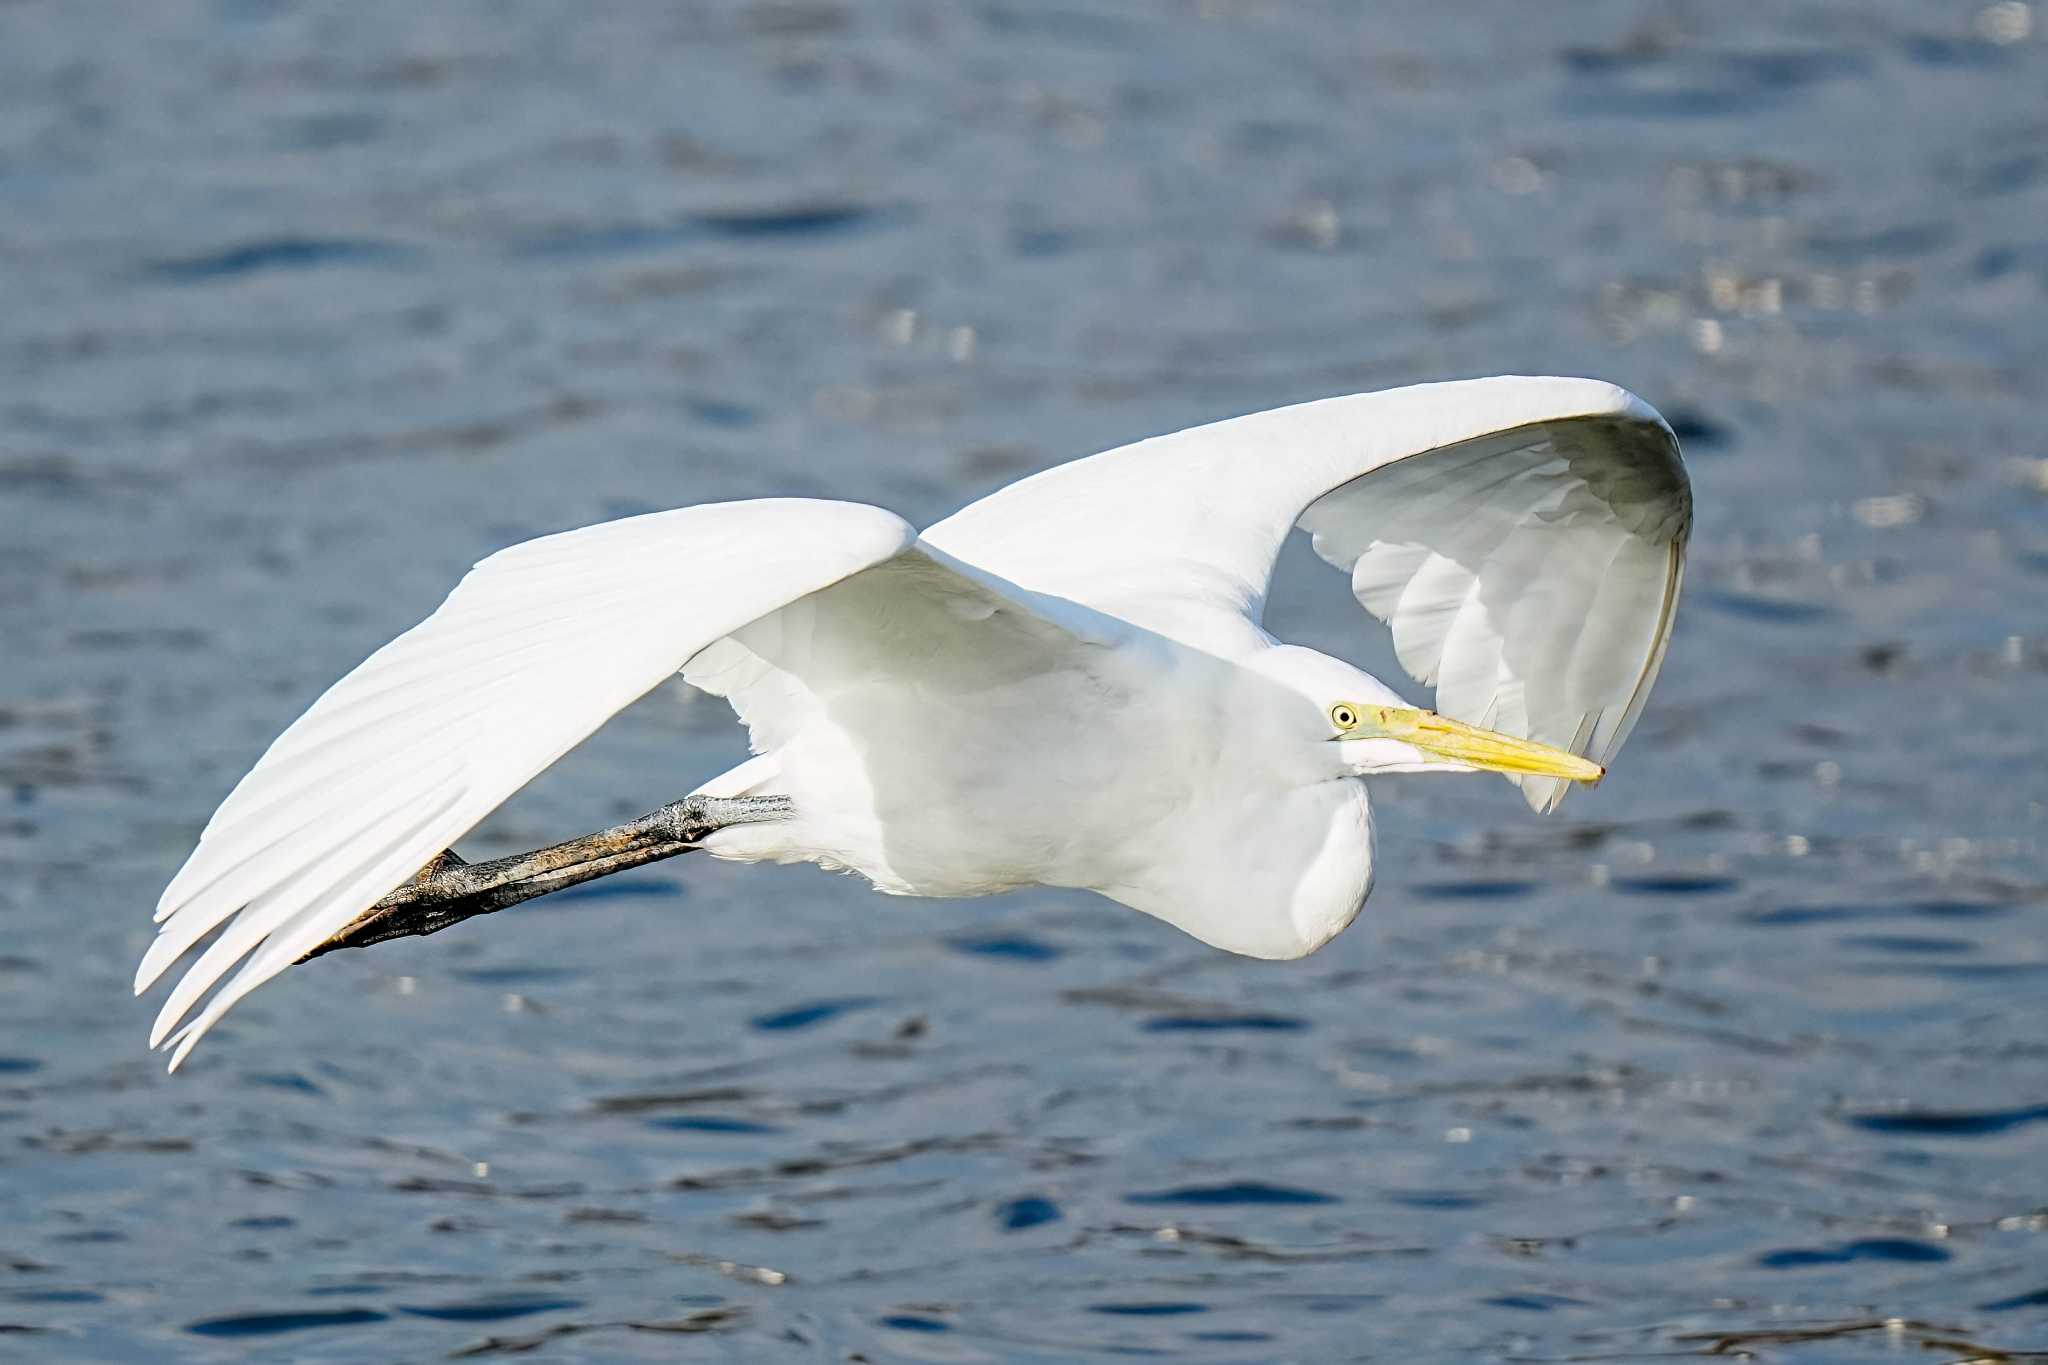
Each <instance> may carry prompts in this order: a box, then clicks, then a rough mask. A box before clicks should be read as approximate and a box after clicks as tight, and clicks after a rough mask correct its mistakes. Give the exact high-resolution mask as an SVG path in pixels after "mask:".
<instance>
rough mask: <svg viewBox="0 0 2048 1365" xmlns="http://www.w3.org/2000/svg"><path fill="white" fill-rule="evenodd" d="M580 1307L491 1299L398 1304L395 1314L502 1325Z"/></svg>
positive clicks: (543, 1300)
mask: <svg viewBox="0 0 2048 1365" xmlns="http://www.w3.org/2000/svg"><path fill="white" fill-rule="evenodd" d="M582 1306H583V1300H581V1299H549V1298H502V1299H496V1298H491V1299H474V1300H469V1301H466V1302H462V1303H441V1304H400V1305H399V1306H398V1311H399V1312H401V1313H407V1314H410V1315H411V1316H413V1317H416V1318H433V1319H434V1320H435V1321H437V1322H503V1321H506V1320H507V1319H510V1318H525V1317H531V1316H533V1315H534V1314H535V1313H554V1312H559V1311H562V1310H565V1309H570V1308H581V1307H582Z"/></svg>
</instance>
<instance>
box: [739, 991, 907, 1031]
mask: <svg viewBox="0 0 2048 1365" xmlns="http://www.w3.org/2000/svg"><path fill="white" fill-rule="evenodd" d="M880 1003H882V1002H881V1001H879V1000H877V999H876V998H875V997H873V996H871V995H849V996H844V997H842V998H840V999H837V1000H817V1001H813V1002H812V1003H810V1004H808V1005H797V1006H794V1007H792V1008H790V1009H786V1010H777V1011H775V1012H774V1013H773V1014H757V1015H755V1016H754V1017H753V1018H752V1019H750V1020H748V1021H747V1022H748V1023H749V1024H751V1025H752V1026H753V1027H755V1028H757V1029H760V1030H761V1031H763V1032H764V1033H782V1032H787V1031H789V1030H791V1029H802V1028H810V1027H812V1026H813V1025H816V1024H822V1023H824V1022H825V1021H826V1020H828V1019H837V1018H838V1017H839V1016H840V1015H842V1014H851V1013H852V1012H854V1011H855V1010H864V1009H871V1008H873V1007H874V1006H876V1005H879V1004H880Z"/></svg>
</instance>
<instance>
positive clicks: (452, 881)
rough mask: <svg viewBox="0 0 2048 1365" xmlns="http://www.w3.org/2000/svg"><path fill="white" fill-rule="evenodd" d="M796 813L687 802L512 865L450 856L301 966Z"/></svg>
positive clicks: (710, 799)
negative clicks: (731, 827) (731, 828)
mask: <svg viewBox="0 0 2048 1365" xmlns="http://www.w3.org/2000/svg"><path fill="white" fill-rule="evenodd" d="M790 810H791V806H790V802H789V798H788V797H786V796H731V797H726V796H686V797H684V798H683V799H682V800H680V801H671V802H669V804H667V805H666V806H663V807H662V808H661V809H660V810H657V811H650V812H649V813H647V814H646V815H643V816H641V817H640V818H639V819H638V820H629V821H627V822H626V823H625V824H623V825H613V826H612V827H611V828H610V829H601V830H599V831H598V832H597V833H595V834H586V835H584V836H583V837H582V838H581V839H571V840H569V842H567V843H565V844H552V845H550V846H549V847H547V848H540V849H535V850H534V851H533V852H531V853H519V854H514V855H513V856H512V857H510V858H493V859H492V860H491V861H489V862H487V863H466V862H464V861H462V859H461V858H458V857H457V856H456V855H455V853H454V851H453V850H452V849H451V850H449V851H447V852H444V853H442V854H441V855H440V856H438V857H436V858H435V859H434V860H433V861H432V862H430V863H428V864H427V865H426V866H425V867H423V868H421V869H420V870H419V872H418V873H417V874H416V875H415V876H414V877H413V879H412V880H411V881H409V882H407V883H405V885H403V886H401V887H399V888H398V889H397V890H395V891H393V892H392V893H391V894H390V895H388V896H386V897H385V898H384V899H383V900H380V901H378V902H377V903H376V904H375V905H373V906H371V907H370V908H369V909H368V910H365V911H364V912H363V913H362V914H361V915H359V916H357V917H356V919H355V920H354V921H353V922H352V923H351V924H349V926H348V927H347V928H345V929H343V930H342V931H341V932H340V933H338V934H336V935H335V936H334V937H333V938H330V939H328V940H327V941H326V942H325V943H323V944H321V945H320V946H319V947H317V948H315V949H314V950H313V951H312V952H310V953H307V954H306V956H305V957H302V958H300V959H299V961H301V962H305V961H308V960H309V959H312V958H316V957H319V956H320V955H321V954H322V953H331V952H333V951H334V950H335V949H336V948H367V947H369V946H370V945H371V944H372V943H382V942H384V941H385V940H386V939H393V938H406V937H408V936H411V935H414V934H438V933H440V932H441V931H442V930H443V929H446V928H447V927H448V926H449V925H451V924H460V923H461V922H462V921H463V920H466V919H470V918H473V917H474V916H477V915H488V914H490V913H491V912H492V911H494V910H503V909H504V908H505V907H507V906H510V905H517V904H519V902H521V901H524V900H532V899H533V898H534V897H535V896H545V895H547V894H548V892H550V891H560V890H562V889H563V888H564V887H569V886H574V885H576V884H577V883H578V882H587V881H590V880H591V879H592V878H594V877H603V876H606V875H608V874H610V873H613V872H623V871H625V870H626V869H627V868H629V867H639V866H640V865H641V864H642V863H652V862H659V861H660V860H661V859H663V858H673V857H674V856H675V855H676V854H678V853H688V852H689V851H690V850H692V849H694V848H696V847H697V846H698V845H699V844H700V843H702V842H703V841H704V839H705V838H706V836H708V835H710V834H712V833H714V832H715V831H717V830H721V829H723V828H725V827H726V826H727V825H744V824H751V823H754V822H755V821H759V820H784V819H787V818H789V814H790Z"/></svg>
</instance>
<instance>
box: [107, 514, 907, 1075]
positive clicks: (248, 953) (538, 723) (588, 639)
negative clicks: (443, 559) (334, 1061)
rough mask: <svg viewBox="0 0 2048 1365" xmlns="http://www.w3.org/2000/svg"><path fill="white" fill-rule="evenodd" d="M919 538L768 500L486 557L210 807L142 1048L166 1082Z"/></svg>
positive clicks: (169, 901) (172, 921)
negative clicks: (512, 801)
mask: <svg viewBox="0 0 2048 1365" xmlns="http://www.w3.org/2000/svg"><path fill="white" fill-rule="evenodd" d="M915 540H916V533H915V532H914V531H913V530H912V528H911V527H910V526H909V525H908V524H907V523H905V522H904V521H903V520H902V519H901V518H899V517H897V516H895V515H894V514H893V513H890V512H885V511H883V510H882V509H880V508H877V507H866V506H862V505H860V504H857V503H844V502H823V501H812V500H802V499H777V500H765V501H759V502H738V503H723V504H713V505H709V506H702V507H686V508H683V509H681V510H679V511H673V512H656V513H653V514H651V515H648V516H641V517H631V518H628V519H626V520H624V521H614V522H607V523H605V524H603V525H598V526H590V527H586V528H584V529H582V530H578V531H569V532H565V533H564V534H561V535H554V536H547V537H544V538H542V539H540V540H533V541H528V542H527V543H525V544H523V545H515V546H513V547H512V548H511V549H508V550H504V551H501V552H500V553H498V554H495V555H492V556H491V557H490V558H488V559H486V560H484V561H483V562H482V563H480V564H478V565H477V566H476V568H475V569H474V570H473V571H472V572H471V573H470V574H469V575H468V577H466V578H464V579H463V580H462V582H461V584H460V585H458V586H457V587H456V589H455V591H454V592H453V593H452V594H450V596H449V598H448V600H447V601H446V602H444V603H443V604H442V605H441V607H440V609H439V610H437V611H435V613H434V614H433V615H432V616H429V617H428V618H427V619H426V620H425V621H423V622H421V623H420V624H419V625H417V626H415V627H413V628H412V629H411V630H409V631H407V632H406V633H405V634H403V635H401V636H399V637H398V638H397V639H395V640H393V641H392V642H391V643H390V644H388V645H386V646H384V647H383V648H382V649H380V650H378V651H377V652H376V653H375V654H373V655H371V656H370V657H369V658H368V659H367V660H365V661H364V662H363V663H362V664H361V665H360V666H359V667H358V668H357V669H356V670H355V671H354V672H352V673H350V674H349V675H348V676H347V677H345V678H343V679H342V680H341V681H340V682H338V683H336V684H335V685H334V686H333V687H331V688H329V689H328V691H327V692H326V693H325V694H324V695H323V696H321V697H320V699H319V700H318V701H316V702H314V703H313V705H312V707H311V708H310V709H308V710H307V712H306V713H305V714H304V715H302V716H300V717H299V718H298V720H296V721H294V722H293V723H292V725H291V728H289V729H287V730H286V731H285V732H284V733H283V734H282V735H280V736H279V737H278V739H277V741H276V742H275V743H273V744H272V745H271V746H270V749H269V751H268V752H266V753H265V754H264V755H263V757H262V758H261V759H259V760H258V761H257V763H256V766H255V767H254V768H253V769H251V770H250V772H249V774H248V775H247V776H246V777H244V778H243V779H242V780H241V782H240V783H239V784H237V785H236V787H235V789H234V791H232V792H230V793H229V794H228V798H227V800H225V801H223V802H222V803H221V806H220V809H219V810H218V811H217V812H215V814H214V817H213V819H212V821H211V822H209V823H208V825H207V827H206V830H205V833H203V834H202V835H201V836H200V841H199V847H198V848H196V849H195V850H193V853H192V856H191V857H190V858H189V859H187V860H186V863H185V866H184V867H183V868H182V869H181V870H180V871H179V872H178V875H177V876H176V877H175V878H173V879H172V881H171V884H170V886H169V887H168V888H166V890H165V891H164V894H163V899H162V901H161V903H160V904H159V905H158V907H157V919H158V920H159V921H160V922H161V927H160V929H159V931H158V936H157V938H156V940H155V942H154V943H152V944H151V945H150V948H149V951H148V954H147V955H146V956H145V957H144V958H143V960H142V965H141V967H140V968H139V969H138V970H137V972H136V976H135V989H136V991H137V992H138V993H139V992H141V991H143V990H146V989H147V988H148V987H149V985H150V984H151V983H152V982H154V981H155V980H156V979H157V978H158V977H159V976H160V975H162V974H163V972H164V970H165V968H167V967H169V966H170V964H171V963H172V962H174V961H176V960H177V958H178V957H179V956H180V955H181V954H183V953H184V952H185V951H186V950H187V949H189V948H191V947H192V946H194V945H195V944H197V943H198V942H199V940H200V939H202V938H204V937H205V936H206V935H207V934H208V933H209V932H211V931H213V930H214V929H216V928H221V930H222V932H221V934H220V936H219V937H218V938H216V939H215V940H214V941H213V943H212V944H210V945H209V946H208V947H207V949H206V951H205V952H204V953H202V954H201V955H200V957H199V959H198V961H197V962H195V963H194V964H193V966H192V968H191V969H190V970H189V971H188V972H187V973H186V974H185V976H184V978H183V979H182V980H181V981H180V982H179V983H178V985H177V988H176V989H175V990H173V991H172V992H171V995H170V998H169V999H168V1000H167V1001H165V1003H164V1007H163V1010H162V1012H161V1013H160V1014H159V1015H158V1016H157V1021H156V1027H155V1030H154V1032H153V1033H152V1034H151V1037H150V1044H151V1046H159V1045H163V1044H164V1043H166V1042H169V1043H171V1044H174V1045H175V1050H174V1051H173V1052H172V1054H171V1067H172V1069H174V1070H175V1069H176V1067H177V1065H178V1063H179V1062H181V1061H182V1060H184V1057H185V1055H186V1053H187V1052H189V1051H190V1050H191V1048H192V1045H193V1044H194V1043H196V1042H197V1041H198V1040H199V1038H200V1036H201V1035H202V1034H204V1033H205V1032H206V1031H207V1030H208V1029H209V1028H211V1027H212V1026H213V1024H214V1022H215V1021H216V1020H218V1019H219V1018H220V1016H221V1015H222V1014H223V1013H224V1012H225V1011H226V1010H227V1009H228V1008H229V1007H230V1006H231V1005H233V1004H234V1003H235V1002H236V1001H237V1000H239V999H241V998H242V997H243V996H244V995H246V994H248V993H249V992H250V991H251V990H253V989H255V988H256V987H257V986H259V985H261V984H262V983H263V982H264V981H267V980H268V979H270V978H271V977H272V976H275V975H276V974H277V973H278V972H280V971H282V970H283V969H284V968H285V967H287V966H289V965H290V964H291V963H292V962H294V961H296V960H297V959H298V958H299V957H301V956H302V955H304V954H305V953H306V952H307V951H308V950H309V949H311V948H313V947H314V946H316V945H318V944H319V943H321V942H322V941H324V940H325V939H327V938H329V937H331V936H332V935H333V934H334V933H336V932H337V931H338V930H340V929H341V928H343V927H344V926H346V925H347V924H348V923H349V922H350V921H351V920H353V919H355V918H356V916H358V915H360V914H361V913H362V912H363V911H364V910H366V909H368V908H369V907H370V906H371V905H373V904H375V903H376V902H377V901H378V900H379V899H380V898H381V897H383V896H384V894H385V893H387V892H388V891H390V890H391V889H392V888H393V887H395V886H397V885H398V884H399V883H401V882H403V881H404V880H405V879H406V878H407V877H409V876H411V875H412V874H413V873H415V872H417V871H418V870H419V869H420V867H421V866H423V865H424V864H425V863H426V862H427V861H428V860H429V859H430V858H432V857H433V856H434V855H435V854H437V853H439V852H440V851H441V850H442V849H444V848H447V847H448V846H449V845H450V844H452V843H453V842H454V841H455V840H456V839H457V838H459V837H460V836H461V835H462V834H463V833H465V832H466V831H468V830H469V829H470V828H471V827H472V826H474V825H475V824H476V823H477V822H478V821H480V820H481V819H483V817H484V816H485V815H487V814H489V813H490V812H491V811H492V810H494V809H496V808H497V807H498V805H500V804H501V803H502V802H503V801H504V800H505V799H506V798H507V797H509V796H511V795H512V793H513V792H515V791H517V790H518V789H519V788H520V787H522V786H524V785H525V784H526V783H527V782H528V781H529V780H530V779H532V778H533V777H534V775H535V774H537V773H539V772H540V771H541V770H542V769H543V768H546V767H547V766H548V765H549V764H551V763H553V762H554V761H555V760H556V759H558V758H560V757H561V756H562V755H563V754H564V753H566V752H568V751H569V750H570V749H571V748H573V747H574V746H575V745H576V744H577V743H579V742H580V741H581V740H582V739H583V738H584V737H585V736H587V735H589V734H590V733H591V732H592V731H593V730H595V729H597V727H598V726H600V725H602V724H603V723H604V722H605V721H606V720H607V719H609V718H610V717H611V716H612V715H613V714H614V713H615V712H617V711H619V710H620V709H622V708H623V707H625V706H626V705H627V704H628V703H630V702H632V701H633V700H634V699H635V698H637V697H639V696H640V695H641V694H642V693H644V692H646V691H648V690H649V689H650V688H652V687H653V686H655V684H657V683H659V682H660V681H661V680H662V679H663V678H666V677H668V676H669V675H670V674H672V673H674V672H675V671H676V670H677V669H679V668H681V667H682V665H683V664H684V663H685V662H687V661H688V660H689V659H690V658H691V657H692V656H693V655H695V654H697V653H698V652H699V651H700V650H703V649H704V648H705V647H707V646H709V645H711V644H713V643H714V642H716V641H718V640H720V639H722V638H723V637H725V636H726V635H728V634H730V633H732V632H733V631H735V630H738V629H739V628H741V627H742V626H745V625H746V624H748V623H749V622H751V621H754V620H756V619H757V618H759V617H761V616H762V615H764V614H766V613H769V612H772V611H774V610H776V609H777V608H780V607H783V606H785V605H787V604H788V603H790V602H792V601H795V600H797V599H799V598H801V597H803V596H805V595H806V594H808V593H811V592H814V591H816V590H818V589H820V588H824V587H827V586H829V585H831V584H833V583H836V582H839V581H840V580H842V579H845V578H847V577H848V576H850V575H853V574H857V573H859V572H860V571H862V570H863V569H866V568H868V567H869V566H871V565H875V564H879V563H882V562H883V561H886V560H889V559H891V558H893V557H895V556H897V555H899V554H903V553H912V554H916V553H917V552H916V551H914V550H912V549H911V547H912V546H913V544H914V542H915ZM920 558H921V556H920ZM223 926H225V927H223ZM244 958H246V961H244ZM237 962H241V964H242V965H241V970H240V971H239V972H236V973H235V975H234V976H233V977H232V979H228V980H227V982H226V984H225V985H223V986H221V988H220V990H219V991H217V992H216V993H215V994H214V995H213V997H212V998H211V999H210V1000H208V1001H207V1002H206V1005H205V1007H204V1008H203V1009H201V1010H200V1011H199V1013H198V1014H197V1015H195V1016H194V1017H193V1018H192V1020H191V1022H190V1023H187V1024H185V1025H184V1026H183V1027H182V1028H178V1024H179V1021H180V1020H182V1019H184V1018H185V1016H186V1015H188V1014H190V1013H191V1012H192V1010H193V1008H194V1007H195V1006H196V1005H198V1004H199V1001H200V997H201V996H203V995H204V994H205V993H206V992H207V991H208V990H209V989H211V988H212V987H213V986H215V985H216V984H218V983H220V982H221V981H222V980H223V979H224V978H227V976H228V973H229V971H230V970H231V969H233V968H234V966H235V964H236V963H237ZM173 1029H176V1030H177V1031H176V1032H175V1033H173V1032H172V1030H173Z"/></svg>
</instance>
